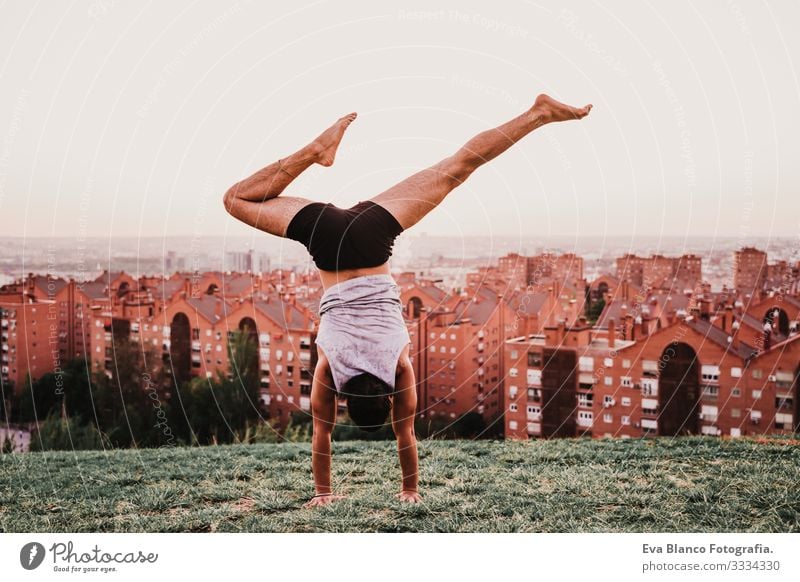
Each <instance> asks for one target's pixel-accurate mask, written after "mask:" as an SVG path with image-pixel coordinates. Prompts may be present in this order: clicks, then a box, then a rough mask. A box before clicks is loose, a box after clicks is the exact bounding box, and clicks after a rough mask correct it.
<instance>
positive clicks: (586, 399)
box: [578, 394, 593, 408]
mask: <svg viewBox="0 0 800 582" xmlns="http://www.w3.org/2000/svg"><path fill="white" fill-rule="evenodd" d="M592 398H593V395H592V394H578V406H584V407H586V408H591V407H592Z"/></svg>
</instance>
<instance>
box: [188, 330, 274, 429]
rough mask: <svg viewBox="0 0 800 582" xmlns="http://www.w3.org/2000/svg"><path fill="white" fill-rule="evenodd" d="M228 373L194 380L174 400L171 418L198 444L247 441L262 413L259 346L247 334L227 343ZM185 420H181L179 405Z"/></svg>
mask: <svg viewBox="0 0 800 582" xmlns="http://www.w3.org/2000/svg"><path fill="white" fill-rule="evenodd" d="M228 361H229V362H230V365H229V369H228V373H227V374H225V373H222V372H219V371H218V372H217V375H216V377H212V378H200V377H198V378H193V379H192V380H190V381H189V382H188V383H186V384H184V385H183V386H181V387H180V389H178V390H177V391H176V392H177V394H176V395H174V396H176V397H177V400H176V399H175V398H173V401H174V404H175V405H176V406H175V410H174V411H173V414H172V418H173V419H176V423H178V424H180V425H182V426H185V429H186V430H185V433H186V434H187V435H189V441H190V442H193V443H197V444H212V443H230V442H241V441H243V440H248V439H249V438H250V437H251V435H252V431H253V426H254V425H255V424H256V423H257V421H258V420H259V419H260V418H261V415H260V412H259V394H258V391H259V378H258V345H257V343H256V342H255V341H254V340H253V338H252V337H251V335H250V334H249V333H248V332H247V331H244V332H242V331H236V332H234V333H233V334H232V336H231V339H230V340H229V342H228ZM178 403H180V405H181V407H182V410H181V411H180V412H181V413H182V414H181V415H182V416H183V418H179V412H178V410H177V404H178Z"/></svg>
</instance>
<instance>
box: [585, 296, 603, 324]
mask: <svg viewBox="0 0 800 582" xmlns="http://www.w3.org/2000/svg"><path fill="white" fill-rule="evenodd" d="M605 307H606V302H605V299H598V300H597V301H595V302H594V303H592V304H591V305H590V306H589V312H588V313H587V314H586V320H587V322H588V323H594V322H596V321H597V320H598V319H599V318H600V315H601V314H602V313H603V309H605Z"/></svg>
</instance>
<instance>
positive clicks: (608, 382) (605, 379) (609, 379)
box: [603, 376, 614, 386]
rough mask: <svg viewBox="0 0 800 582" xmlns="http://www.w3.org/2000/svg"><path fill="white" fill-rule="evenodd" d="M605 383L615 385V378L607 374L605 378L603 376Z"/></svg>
mask: <svg viewBox="0 0 800 582" xmlns="http://www.w3.org/2000/svg"><path fill="white" fill-rule="evenodd" d="M603 383H604V384H605V385H606V386H613V385H614V378H612V377H611V376H606V377H605V378H603Z"/></svg>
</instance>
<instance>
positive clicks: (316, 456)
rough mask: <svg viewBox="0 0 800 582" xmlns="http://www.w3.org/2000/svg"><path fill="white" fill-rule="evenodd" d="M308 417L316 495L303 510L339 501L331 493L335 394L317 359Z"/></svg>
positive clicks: (325, 369)
mask: <svg viewBox="0 0 800 582" xmlns="http://www.w3.org/2000/svg"><path fill="white" fill-rule="evenodd" d="M311 414H312V415H313V418H314V432H313V435H312V437H311V471H312V473H313V475H314V487H315V489H316V495H315V496H314V497H313V498H312V499H311V501H309V502H307V503H306V504H305V505H304V507H314V506H316V505H325V504H326V503H330V502H331V501H336V500H337V499H341V498H342V496H341V495H335V494H334V493H333V490H332V489H331V434H332V433H333V426H334V425H335V424H336V390H335V388H334V385H333V379H332V378H331V373H330V368H329V367H328V362H327V360H326V359H325V358H324V357H320V359H319V361H318V362H317V366H316V368H315V370H314V380H313V385H312V387H311Z"/></svg>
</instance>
